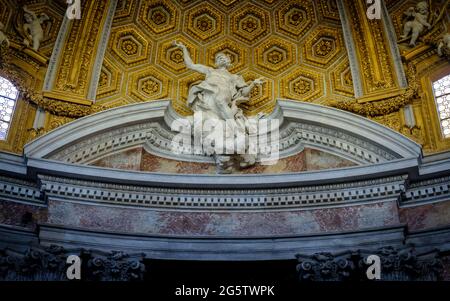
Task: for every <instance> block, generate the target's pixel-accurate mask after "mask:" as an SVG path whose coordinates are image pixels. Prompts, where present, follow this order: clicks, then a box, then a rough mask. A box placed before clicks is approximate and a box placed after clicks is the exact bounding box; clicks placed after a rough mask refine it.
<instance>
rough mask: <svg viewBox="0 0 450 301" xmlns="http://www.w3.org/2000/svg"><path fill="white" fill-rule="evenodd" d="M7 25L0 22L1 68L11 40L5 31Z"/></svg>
mask: <svg viewBox="0 0 450 301" xmlns="http://www.w3.org/2000/svg"><path fill="white" fill-rule="evenodd" d="M4 28H5V26H4V25H3V23H2V22H0V68H3V64H4V63H5V62H4V61H5V56H6V54H7V51H8V48H9V46H10V42H9V39H8V37H7V36H6V34H5V33H4V32H3V30H4Z"/></svg>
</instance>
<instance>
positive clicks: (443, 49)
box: [437, 33, 450, 56]
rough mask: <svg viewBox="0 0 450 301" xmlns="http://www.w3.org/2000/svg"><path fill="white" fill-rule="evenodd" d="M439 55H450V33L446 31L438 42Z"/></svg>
mask: <svg viewBox="0 0 450 301" xmlns="http://www.w3.org/2000/svg"><path fill="white" fill-rule="evenodd" d="M437 52H438V55H439V56H444V55H446V56H450V33H446V34H445V35H444V36H443V37H442V39H441V40H440V41H439V43H438V49H437Z"/></svg>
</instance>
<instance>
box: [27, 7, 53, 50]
mask: <svg viewBox="0 0 450 301" xmlns="http://www.w3.org/2000/svg"><path fill="white" fill-rule="evenodd" d="M23 10H24V12H25V14H24V18H25V24H23V30H24V32H25V36H26V37H25V38H24V40H23V43H24V44H25V45H26V46H28V47H31V48H33V50H35V51H38V50H39V47H40V46H41V42H42V40H43V39H44V30H43V28H42V24H43V23H44V22H45V21H48V20H50V18H49V17H48V16H47V15H46V14H44V13H42V14H39V15H36V14H35V13H34V12H33V11H31V10H29V9H28V8H27V7H26V6H24V7H23Z"/></svg>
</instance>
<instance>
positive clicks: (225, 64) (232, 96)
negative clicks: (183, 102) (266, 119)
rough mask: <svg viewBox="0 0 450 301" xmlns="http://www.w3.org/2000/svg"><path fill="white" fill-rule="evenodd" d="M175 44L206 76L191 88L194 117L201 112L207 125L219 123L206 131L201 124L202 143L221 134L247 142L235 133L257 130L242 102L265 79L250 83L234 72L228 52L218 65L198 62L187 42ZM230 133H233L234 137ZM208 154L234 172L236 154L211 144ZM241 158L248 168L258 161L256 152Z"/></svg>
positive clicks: (220, 55)
mask: <svg viewBox="0 0 450 301" xmlns="http://www.w3.org/2000/svg"><path fill="white" fill-rule="evenodd" d="M173 44H174V46H176V47H178V48H180V49H181V50H182V51H183V55H184V62H185V64H186V67H187V68H189V69H191V70H194V71H197V72H199V73H202V74H204V75H205V80H204V81H202V82H201V83H199V84H198V85H195V86H193V87H192V88H191V89H190V90H189V95H188V100H187V103H188V106H189V107H190V108H191V109H192V110H193V111H194V116H195V114H198V113H201V114H202V120H203V121H202V122H203V124H204V123H205V122H209V124H215V125H217V126H215V127H210V128H208V130H207V131H206V132H205V127H201V130H202V131H203V132H202V137H205V138H204V140H203V141H202V143H203V144H202V145H203V146H205V145H208V146H211V144H210V141H217V140H216V139H219V137H225V142H224V143H227V142H231V143H232V144H233V145H235V143H236V144H238V145H239V144H241V143H244V144H245V141H241V140H242V139H241V140H237V139H238V138H236V135H235V134H234V133H241V134H243V135H244V136H245V135H247V136H248V135H249V133H250V132H252V130H253V131H254V130H255V129H251V128H249V122H248V119H247V117H246V116H244V114H243V112H242V110H241V109H240V108H239V104H240V103H242V102H246V101H248V100H249V98H250V93H251V91H252V89H253V88H254V87H255V86H256V85H262V84H263V83H264V80H263V79H256V80H254V81H251V82H248V83H247V82H245V80H244V79H243V77H242V76H240V75H238V74H232V73H230V72H229V71H228V68H229V67H230V66H231V60H230V58H229V57H228V56H227V55H226V54H224V53H218V54H217V55H216V57H215V63H216V68H212V67H208V66H205V65H201V64H195V63H194V62H193V61H192V59H191V56H190V54H189V51H188V49H187V48H186V46H185V45H184V44H182V43H179V42H176V41H175V42H174V43H173ZM259 118H261V116H257V117H256V119H259ZM220 124H223V126H219V125H220ZM226 127H231V130H230V131H228V129H229V128H228V129H227V130H226V131H225V128H226ZM224 133H225V135H224ZM228 133H233V134H231V136H230V135H229V134H228ZM241 137H242V135H241ZM208 139H209V140H208ZM227 139H228V140H227ZM237 148H239V146H238V147H237ZM204 154H205V155H208V156H214V158H215V161H216V164H217V166H218V168H219V172H229V171H230V165H231V164H232V162H231V161H232V156H230V155H227V154H225V153H220V152H218V151H217V150H216V149H213V148H211V147H209V148H208V147H207V148H205V149H204ZM234 154H236V153H234ZM240 160H241V162H240V166H241V167H248V166H251V165H253V164H255V163H256V155H249V154H247V153H246V154H245V155H241V156H240Z"/></svg>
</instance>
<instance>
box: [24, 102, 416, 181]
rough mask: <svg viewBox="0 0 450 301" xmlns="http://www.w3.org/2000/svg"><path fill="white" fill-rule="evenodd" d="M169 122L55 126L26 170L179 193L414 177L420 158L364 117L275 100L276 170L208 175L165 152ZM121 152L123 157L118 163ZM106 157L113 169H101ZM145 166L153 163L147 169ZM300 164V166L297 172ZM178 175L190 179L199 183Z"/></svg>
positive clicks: (131, 114)
mask: <svg viewBox="0 0 450 301" xmlns="http://www.w3.org/2000/svg"><path fill="white" fill-rule="evenodd" d="M176 118H182V117H180V116H178V115H177V114H176V113H175V111H174V110H173V109H172V108H171V106H170V101H168V100H161V101H152V102H146V103H139V104H133V105H128V106H124V107H119V108H114V109H111V110H107V111H103V112H100V113H97V114H95V115H91V116H88V117H84V118H81V119H78V120H76V121H74V122H72V123H69V124H67V125H65V126H62V127H60V128H58V129H56V130H54V131H52V132H50V133H48V134H46V135H44V136H42V137H40V138H38V139H36V140H35V141H33V142H31V143H29V144H28V145H26V146H25V150H24V153H25V157H26V158H27V162H28V163H27V164H28V167H29V168H30V169H31V170H36V172H41V173H42V172H43V171H42V170H43V169H45V172H47V173H48V172H50V171H49V170H50V169H51V170H52V171H51V172H50V173H51V174H58V175H60V174H65V175H76V176H77V177H78V176H79V177H83V178H90V179H99V178H104V179H105V180H107V181H121V182H124V183H133V184H136V183H142V184H145V185H147V184H151V185H161V186H167V185H169V186H171V185H182V186H183V187H187V186H192V187H196V186H198V185H199V183H202V185H203V186H205V187H207V186H209V185H210V186H214V187H216V186H224V187H232V186H233V185H235V186H236V185H237V186H246V185H254V183H258V185H281V186H286V185H288V186H289V185H299V183H300V184H301V185H307V184H311V183H322V184H323V183H337V182H343V181H348V180H352V179H353V180H355V179H357V180H361V179H365V178H374V177H378V176H379V175H383V176H384V175H386V174H387V175H389V174H392V175H398V174H405V173H411V172H413V173H414V172H416V171H414V170H417V168H418V165H419V162H420V160H421V156H422V155H421V147H420V146H419V145H418V144H416V143H415V142H413V141H411V140H409V139H408V138H406V137H404V136H403V135H401V134H399V133H397V132H394V131H392V130H390V129H389V128H387V127H384V126H382V125H380V124H377V123H375V122H372V121H370V120H368V119H366V118H362V117H360V116H357V115H354V114H351V113H347V112H344V111H340V110H336V109H333V108H328V107H323V106H320V105H314V104H309V103H301V102H296V101H290V100H279V101H278V105H277V107H276V108H275V110H274V111H273V112H272V113H271V114H270V115H269V116H267V119H270V120H274V119H277V120H280V127H279V137H280V140H279V141H278V142H277V143H279V162H278V163H277V164H278V165H276V166H275V167H271V166H268V167H267V166H266V167H264V168H262V167H261V166H258V165H257V166H256V167H255V169H254V170H253V172H252V170H251V169H250V170H248V171H247V172H246V171H243V172H242V173H244V175H243V174H234V175H226V176H221V175H214V176H212V177H211V174H212V173H213V170H212V168H211V167H212V166H213V160H212V158H210V157H207V156H200V155H187V154H182V155H178V154H174V153H173V152H172V150H171V141H172V139H173V138H174V135H176V134H177V133H176V132H173V131H171V130H170V127H169V124H171V122H173V120H175V119H176ZM127 152H128V153H130V157H127V158H125V159H124V158H123V157H122V158H120V157H121V156H123V155H124V154H126V153H127ZM131 153H133V154H134V155H131ZM308 153H309V155H308ZM136 154H138V155H137V156H136ZM133 156H135V157H133ZM139 156H140V158H138V157H139ZM114 157H116V160H118V162H119V163H117V162H116V163H111V162H110V163H108V161H109V160H112V159H111V158H114ZM117 158H119V159H117ZM299 158H303V159H299ZM308 158H309V162H308ZM174 161H175V163H174ZM314 161H315V162H316V163H314ZM124 162H125V164H122V163H124ZM152 162H153V163H154V162H157V163H156V164H153V167H152ZM292 162H294V163H292ZM324 162H326V164H324ZM302 164H303V165H304V166H306V167H304V166H303V167H301V168H298V167H299V166H302ZM308 165H309V166H310V167H309V168H308ZM155 166H157V167H155ZM311 166H312V167H311ZM114 167H118V168H122V170H121V169H117V168H114ZM105 168H107V170H108V172H105ZM296 168H297V169H296ZM185 174H197V177H201V179H195V178H190V177H189V176H186V175H185ZM252 174H258V175H254V176H253V175H252ZM261 174H263V177H261ZM219 178H220V180H218V179H219Z"/></svg>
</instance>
